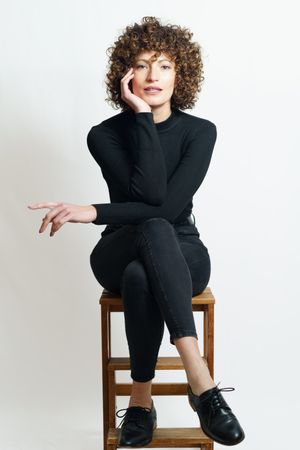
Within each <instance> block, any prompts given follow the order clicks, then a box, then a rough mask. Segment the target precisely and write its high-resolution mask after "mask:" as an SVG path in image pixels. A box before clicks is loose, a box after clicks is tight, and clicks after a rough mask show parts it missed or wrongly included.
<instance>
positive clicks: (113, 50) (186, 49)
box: [105, 16, 204, 111]
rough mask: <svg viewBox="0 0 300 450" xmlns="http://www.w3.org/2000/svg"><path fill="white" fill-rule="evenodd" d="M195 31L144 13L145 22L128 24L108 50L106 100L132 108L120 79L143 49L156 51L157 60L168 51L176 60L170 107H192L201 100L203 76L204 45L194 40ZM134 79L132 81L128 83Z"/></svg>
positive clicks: (113, 105)
mask: <svg viewBox="0 0 300 450" xmlns="http://www.w3.org/2000/svg"><path fill="white" fill-rule="evenodd" d="M192 36H193V33H192V32H191V31H190V30H189V29H188V28H183V27H180V26H179V25H171V24H167V25H162V24H161V22H160V20H159V19H157V18H156V17H152V16H145V17H143V18H142V23H141V24H137V23H134V25H133V26H127V27H126V28H125V31H124V32H123V34H121V35H120V36H119V37H118V39H117V40H116V41H115V42H114V45H113V46H111V47H109V48H108V49H107V50H106V54H107V56H109V63H108V65H109V70H108V73H107V74H106V79H105V84H106V92H107V95H108V97H107V98H105V101H107V102H108V103H110V104H111V106H112V107H113V108H114V109H118V108H119V107H121V110H122V111H124V110H127V109H129V105H128V104H127V103H126V102H124V101H123V100H122V98H121V87H120V81H121V78H123V76H124V75H125V73H126V72H128V70H129V68H130V67H131V66H132V65H133V64H134V61H135V60H136V58H137V56H138V55H139V54H140V53H141V52H142V51H155V52H156V53H155V55H153V57H154V59H156V58H157V57H158V56H159V54H160V53H165V54H166V55H168V56H169V58H171V60H172V61H173V62H175V71H176V82H175V86H174V91H173V94H172V97H171V107H172V108H179V109H182V110H184V109H190V108H192V107H193V106H194V105H195V103H196V101H197V100H198V95H197V93H198V92H200V91H201V87H202V82H203V80H204V76H203V61H202V52H201V50H202V47H201V46H200V45H199V44H198V43H197V42H191V38H192ZM131 81H132V80H130V82H129V86H130V83H131Z"/></svg>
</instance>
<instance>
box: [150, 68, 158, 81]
mask: <svg viewBox="0 0 300 450" xmlns="http://www.w3.org/2000/svg"><path fill="white" fill-rule="evenodd" d="M147 80H148V81H150V82H151V81H157V80H158V69H157V68H155V67H153V66H152V67H150V69H149V71H148V76H147Z"/></svg>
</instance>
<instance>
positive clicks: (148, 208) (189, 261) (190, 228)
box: [87, 108, 217, 381]
mask: <svg viewBox="0 0 300 450" xmlns="http://www.w3.org/2000/svg"><path fill="white" fill-rule="evenodd" d="M216 138H217V130H216V126H215V124H214V123H212V122H211V121H209V120H207V119H204V118H199V117H196V116H193V115H191V114H188V113H185V112H183V111H181V110H179V109H176V108H172V112H171V115H170V116H169V117H168V118H167V119H166V120H164V121H162V122H159V123H154V120H153V114H152V112H139V113H136V112H135V111H134V110H133V109H131V108H129V109H127V110H126V111H123V112H121V113H119V114H116V115H115V116H113V117H110V118H109V119H106V120H104V121H103V122H101V123H100V124H99V125H95V126H93V127H92V128H91V130H90V131H89V133H88V136H87V144H88V148H89V150H90V152H91V154H92V156H93V158H94V159H95V160H96V162H97V163H98V164H99V166H100V168H101V172H102V175H103V177H104V179H105V180H106V182H107V186H108V189H109V195H110V200H111V203H100V204H94V203H93V206H95V208H96V210H97V217H96V219H95V220H94V222H93V223H94V224H96V225H102V224H106V225H107V226H106V227H105V229H104V231H102V233H101V239H100V240H99V242H98V243H97V245H96V246H95V248H94V249H93V251H92V253H91V255H90V263H91V268H92V271H93V273H94V275H95V277H96V279H97V280H98V282H99V283H100V284H101V286H102V287H104V288H106V289H108V290H110V291H112V292H116V293H121V294H122V299H123V302H124V317H125V330H126V336H127V340H128V348H129V353H130V361H131V377H132V379H133V380H135V381H148V380H150V379H152V378H154V376H155V365H156V362H157V356H158V351H159V347H160V344H161V341H162V337H163V332H164V322H166V325H167V327H168V330H169V333H170V342H171V343H172V344H173V345H174V339H175V338H177V337H181V336H195V337H196V338H197V339H198V336H197V333H196V329H195V322H194V316H193V311H192V306H191V298H192V296H193V295H196V294H198V293H201V292H202V291H203V290H204V289H205V287H206V286H207V284H208V282H209V278H210V271H211V265H210V257H209V253H208V250H207V248H206V246H205V245H204V244H203V242H202V241H201V239H200V233H199V231H198V229H197V227H196V224H195V218H194V215H193V214H192V208H193V195H194V194H195V192H196V191H197V190H198V188H199V186H200V185H201V183H202V181H203V179H204V177H205V175H206V172H207V170H208V167H209V164H210V160H211V157H212V152H213V148H214V145H215V141H216Z"/></svg>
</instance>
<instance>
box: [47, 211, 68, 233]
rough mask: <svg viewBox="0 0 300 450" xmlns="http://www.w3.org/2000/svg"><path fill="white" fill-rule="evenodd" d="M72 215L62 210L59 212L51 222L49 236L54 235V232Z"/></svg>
mask: <svg viewBox="0 0 300 450" xmlns="http://www.w3.org/2000/svg"><path fill="white" fill-rule="evenodd" d="M71 217H72V213H71V212H66V211H65V210H63V211H62V212H61V213H60V214H58V215H57V216H56V217H55V219H54V220H53V222H52V227H51V231H50V236H54V234H55V233H56V232H57V231H58V230H59V229H60V228H61V227H62V226H63V225H64V224H65V223H66V222H68V220H69V219H70V218H71Z"/></svg>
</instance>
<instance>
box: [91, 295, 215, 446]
mask: <svg viewBox="0 0 300 450" xmlns="http://www.w3.org/2000/svg"><path fill="white" fill-rule="evenodd" d="M99 304H100V306H101V344H102V392H103V449H104V450H115V449H116V448H117V443H118V437H119V433H120V432H121V429H120V428H117V427H116V416H115V413H116V409H117V408H116V397H117V396H124V395H126V396H130V394H131V387H132V382H131V383H117V382H116V376H115V374H116V371H117V370H127V371H128V370H129V371H130V358H129V357H112V356H111V331H112V330H111V313H113V312H122V311H123V312H124V305H123V301H122V296H121V295H120V294H118V293H114V292H111V291H108V290H107V289H105V288H104V289H103V292H102V294H101V297H100V300H99ZM214 304H215V298H214V296H213V294H212V292H211V289H210V288H209V287H206V289H205V290H204V291H203V292H202V293H201V294H198V295H195V296H194V297H192V310H193V311H201V312H203V356H202V359H203V361H204V362H205V364H206V365H207V366H208V369H209V372H210V375H211V377H212V378H213V376H214ZM155 370H184V365H183V363H182V360H181V357H180V356H158V358H157V363H156V366H155ZM151 395H168V396H169V395H185V396H187V383H186V382H185V383H182V382H178V383H176V382H168V383H156V382H154V381H153V382H152V389H151ZM187 405H188V399H187ZM187 407H190V406H187ZM213 446H214V442H213V440H212V439H210V438H209V437H208V436H206V434H205V433H204V432H203V430H202V429H201V428H200V423H199V426H198V427H197V428H180V427H176V428H159V427H157V428H156V429H155V430H154V432H153V439H152V441H151V442H150V443H149V444H148V445H147V446H146V447H152V448H154V447H156V448H169V447H173V448H181V447H182V448H184V447H199V448H200V449H206V450H213Z"/></svg>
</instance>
